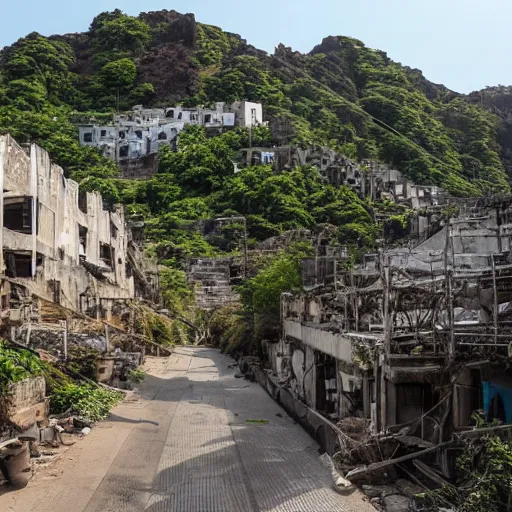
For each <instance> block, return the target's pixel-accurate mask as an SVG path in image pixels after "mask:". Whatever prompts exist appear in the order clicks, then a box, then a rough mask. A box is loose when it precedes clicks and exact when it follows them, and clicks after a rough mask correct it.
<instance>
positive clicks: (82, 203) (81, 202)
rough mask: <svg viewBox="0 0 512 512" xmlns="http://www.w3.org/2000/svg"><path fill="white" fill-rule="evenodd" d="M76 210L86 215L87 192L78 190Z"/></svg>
mask: <svg viewBox="0 0 512 512" xmlns="http://www.w3.org/2000/svg"><path fill="white" fill-rule="evenodd" d="M78 208H79V210H80V211H82V212H83V213H87V192H86V191H85V190H83V189H79V190H78Z"/></svg>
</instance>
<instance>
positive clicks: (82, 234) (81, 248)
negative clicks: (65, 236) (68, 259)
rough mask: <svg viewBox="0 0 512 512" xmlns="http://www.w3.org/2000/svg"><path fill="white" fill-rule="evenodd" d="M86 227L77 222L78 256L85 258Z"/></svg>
mask: <svg viewBox="0 0 512 512" xmlns="http://www.w3.org/2000/svg"><path fill="white" fill-rule="evenodd" d="M87 231H88V230H87V228H86V227H85V226H81V225H80V224H78V257H79V258H80V259H82V258H83V259H85V258H86V255H87Z"/></svg>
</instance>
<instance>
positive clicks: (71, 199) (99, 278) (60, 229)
mask: <svg viewBox="0 0 512 512" xmlns="http://www.w3.org/2000/svg"><path fill="white" fill-rule="evenodd" d="M0 181H1V185H2V190H3V194H2V195H0V225H1V226H2V229H1V230H0V278H1V283H2V284H1V286H0V295H1V302H0V308H1V311H0V314H1V315H2V317H3V318H10V320H11V321H20V322H23V321H24V319H27V318H31V317H32V316H33V314H34V307H36V306H35V304H36V302H37V300H47V301H49V302H54V303H57V304H61V305H62V306H64V307H65V308H68V309H70V310H73V311H78V312H81V313H86V314H89V315H94V316H97V317H105V318H108V317H109V316H110V314H111V312H112V308H113V307H115V304H116V303H125V302H126V301H130V300H132V299H134V298H136V297H138V296H146V294H147V293H148V292H149V288H151V284H150V282H151V281H152V280H153V281H154V283H157V279H156V266H155V268H154V275H153V277H151V276H150V275H143V274H145V270H141V269H145V267H144V263H143V262H142V261H141V255H140V251H138V250H137V244H136V242H135V241H134V240H133V239H132V233H131V230H130V229H128V228H127V227H126V224H125V217H124V210H123V208H122V206H111V207H108V208H106V207H105V205H104V202H103V200H102V197H101V196H100V195H99V194H98V193H81V192H80V190H79V187H78V183H76V182H74V181H72V180H68V179H66V178H65V177H64V171H63V170H62V169H61V168H60V167H58V166H57V165H55V164H54V163H52V162H51V161H50V157H49V156H48V153H46V151H44V150H43V149H42V148H40V147H39V146H36V145H35V144H31V145H30V146H27V147H21V146H20V145H18V144H17V143H16V142H15V141H14V139H13V138H12V137H10V136H9V135H4V136H0ZM141 283H142V284H141ZM142 288H144V290H142ZM33 298H36V299H37V300H36V301H33V300H32V299H33Z"/></svg>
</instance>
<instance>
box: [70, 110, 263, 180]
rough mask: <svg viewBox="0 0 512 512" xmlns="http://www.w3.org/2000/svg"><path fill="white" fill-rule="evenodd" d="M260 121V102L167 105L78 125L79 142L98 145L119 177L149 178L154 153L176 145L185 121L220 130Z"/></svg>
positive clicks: (153, 165) (153, 171)
mask: <svg viewBox="0 0 512 512" xmlns="http://www.w3.org/2000/svg"><path fill="white" fill-rule="evenodd" d="M261 124H263V107H262V105H261V103H252V102H248V101H237V102H235V103H233V104H231V105H226V104H225V103H216V104H215V107H214V108H211V109H208V108H199V107H197V108H185V107H168V108H156V109H145V108H143V107H142V106H141V105H138V106H135V107H134V109H133V111H131V112H127V113H125V114H118V115H116V116H114V120H113V123H111V124H107V125H98V124H94V123H91V124H82V125H79V126H78V131H79V139H80V144H82V145H83V146H90V147H94V148H97V149H99V150H100V151H101V152H102V154H103V155H104V156H105V157H107V158H111V159H112V160H115V161H116V162H118V163H119V165H120V167H121V170H122V177H124V178H130V179H143V178H149V177H151V176H152V175H153V174H154V173H155V172H156V165H157V161H156V156H157V154H158V151H159V149H160V148H161V147H162V146H171V147H174V148H175V147H176V143H177V137H178V134H179V133H180V132H181V131H182V130H183V129H184V128H185V127H186V126H188V125H198V126H204V127H205V128H206V129H211V130H220V129H223V128H234V127H235V126H240V127H243V128H249V127H252V126H258V125H261Z"/></svg>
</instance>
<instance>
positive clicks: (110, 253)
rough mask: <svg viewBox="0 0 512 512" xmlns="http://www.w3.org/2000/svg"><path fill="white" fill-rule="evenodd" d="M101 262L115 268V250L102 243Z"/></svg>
mask: <svg viewBox="0 0 512 512" xmlns="http://www.w3.org/2000/svg"><path fill="white" fill-rule="evenodd" d="M100 260H101V261H102V262H103V263H104V264H105V265H106V266H107V267H110V268H113V263H114V249H113V248H112V246H111V245H108V244H102V243H100Z"/></svg>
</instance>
